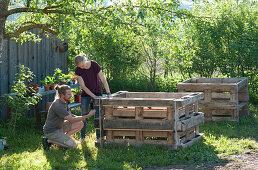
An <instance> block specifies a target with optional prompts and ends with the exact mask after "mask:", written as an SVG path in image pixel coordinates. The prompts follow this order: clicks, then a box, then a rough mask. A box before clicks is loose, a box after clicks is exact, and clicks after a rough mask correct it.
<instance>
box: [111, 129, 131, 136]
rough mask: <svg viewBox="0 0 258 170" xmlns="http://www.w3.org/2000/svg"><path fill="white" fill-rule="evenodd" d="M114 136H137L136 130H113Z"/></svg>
mask: <svg viewBox="0 0 258 170" xmlns="http://www.w3.org/2000/svg"><path fill="white" fill-rule="evenodd" d="M108 131H109V130H108ZM113 136H135V131H134V130H113Z"/></svg>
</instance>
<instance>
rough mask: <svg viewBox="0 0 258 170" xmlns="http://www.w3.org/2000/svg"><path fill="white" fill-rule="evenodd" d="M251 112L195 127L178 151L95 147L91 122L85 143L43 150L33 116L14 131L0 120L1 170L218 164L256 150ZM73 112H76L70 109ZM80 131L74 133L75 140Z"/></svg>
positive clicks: (257, 129)
mask: <svg viewBox="0 0 258 170" xmlns="http://www.w3.org/2000/svg"><path fill="white" fill-rule="evenodd" d="M249 109H250V116H245V117H240V121H239V122H238V123H237V122H228V121H224V122H208V123H204V124H202V125H201V126H200V132H201V133H204V138H203V140H201V141H200V142H199V143H197V144H195V145H193V146H190V147H188V148H185V149H183V150H176V151H170V150H167V149H166V148H163V147H155V146H151V145H147V146H143V147H133V146H130V145H127V146H117V145H113V146H108V147H103V148H96V147H95V145H94V140H95V133H94V132H95V130H94V128H93V121H92V118H91V121H90V123H89V126H90V127H89V128H88V129H89V131H88V132H87V138H86V142H84V143H83V144H82V145H81V144H79V147H78V148H77V149H74V148H70V149H64V148H59V147H51V149H50V150H48V151H44V150H43V147H42V143H41V139H42V136H43V133H42V132H41V131H37V130H35V129H36V127H35V124H36V123H35V118H22V119H20V120H19V121H18V124H17V128H16V130H15V131H14V132H13V131H11V130H8V129H7V128H6V127H7V123H6V122H0V123H1V124H0V137H7V144H8V146H9V148H8V149H7V150H4V151H0V169H18V168H19V169H100V168H101V169H141V168H144V167H155V166H168V165H172V164H195V165H201V164H203V163H211V164H212V163H221V162H226V161H228V160H227V159H226V158H225V156H227V155H231V154H241V153H246V152H257V150H258V143H257V140H258V114H257V113H258V111H257V106H252V105H250V107H249ZM73 112H74V113H75V114H79V113H80V111H78V110H74V111H73ZM79 136H80V134H79V133H77V134H76V135H74V138H75V139H77V140H78V139H79Z"/></svg>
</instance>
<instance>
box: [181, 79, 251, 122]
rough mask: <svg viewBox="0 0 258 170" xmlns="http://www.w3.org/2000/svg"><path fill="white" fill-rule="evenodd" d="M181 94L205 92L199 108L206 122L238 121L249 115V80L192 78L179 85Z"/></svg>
mask: <svg viewBox="0 0 258 170" xmlns="http://www.w3.org/2000/svg"><path fill="white" fill-rule="evenodd" d="M177 88H178V91H179V92H203V93H204V99H203V100H201V101H200V102H199V107H200V110H201V111H202V112H204V114H205V115H204V116H205V120H206V121H209V120H214V121H222V120H229V121H238V120H239V115H248V114H249V112H248V100H249V95H248V78H247V77H241V78H191V79H188V80H186V81H184V82H182V83H179V84H178V85H177Z"/></svg>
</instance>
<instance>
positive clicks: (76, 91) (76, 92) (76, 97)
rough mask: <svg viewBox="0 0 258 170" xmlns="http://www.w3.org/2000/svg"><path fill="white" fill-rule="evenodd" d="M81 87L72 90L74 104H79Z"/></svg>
mask: <svg viewBox="0 0 258 170" xmlns="http://www.w3.org/2000/svg"><path fill="white" fill-rule="evenodd" d="M81 90H82V89H81V87H80V86H79V87H76V88H74V89H72V92H73V94H74V102H75V103H81Z"/></svg>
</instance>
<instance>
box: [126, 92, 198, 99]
mask: <svg viewBox="0 0 258 170" xmlns="http://www.w3.org/2000/svg"><path fill="white" fill-rule="evenodd" d="M195 95H198V93H175V92H127V93H126V98H161V99H163V98H166V99H180V98H182V97H184V96H191V97H192V96H195Z"/></svg>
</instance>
